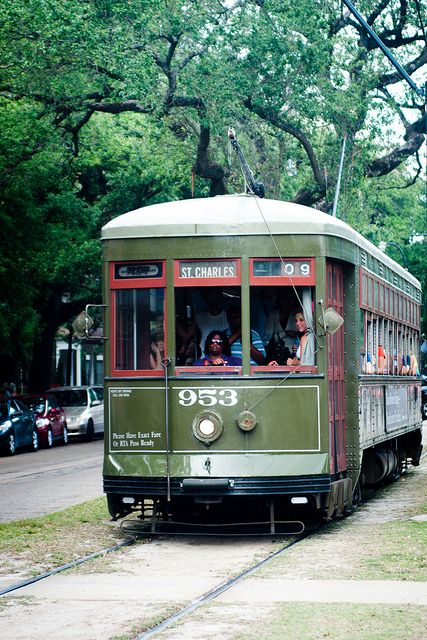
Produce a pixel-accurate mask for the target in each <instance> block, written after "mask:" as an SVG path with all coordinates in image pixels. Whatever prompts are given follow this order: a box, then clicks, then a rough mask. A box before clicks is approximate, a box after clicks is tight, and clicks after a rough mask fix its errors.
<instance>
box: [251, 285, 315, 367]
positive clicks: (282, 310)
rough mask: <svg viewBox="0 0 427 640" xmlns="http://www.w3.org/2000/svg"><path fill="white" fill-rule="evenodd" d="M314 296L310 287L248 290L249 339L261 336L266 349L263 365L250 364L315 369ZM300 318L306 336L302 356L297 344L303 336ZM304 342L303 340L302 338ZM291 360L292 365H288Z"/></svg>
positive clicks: (256, 287) (254, 288)
mask: <svg viewBox="0 0 427 640" xmlns="http://www.w3.org/2000/svg"><path fill="white" fill-rule="evenodd" d="M312 309H313V293H312V289H311V287H292V286H264V287H263V286H254V287H251V298H250V310H251V339H252V341H253V337H254V335H256V336H260V338H261V341H262V343H263V346H264V349H265V362H264V363H263V362H261V361H260V362H257V363H254V362H251V364H252V365H254V364H258V365H263V364H266V365H269V366H291V365H295V364H297V361H298V363H301V364H303V365H304V366H314V364H315V359H314V351H315V345H314V331H313V313H312ZM299 316H301V318H302V320H303V321H304V324H305V329H304V332H305V333H306V334H307V335H308V336H309V338H308V345H307V347H306V348H305V353H304V357H303V355H302V354H301V349H300V344H301V338H302V336H303V335H304V332H303V331H302V327H301V326H298V320H297V319H296V318H298V317H299ZM302 340H303V342H304V343H306V338H302ZM291 361H292V363H291Z"/></svg>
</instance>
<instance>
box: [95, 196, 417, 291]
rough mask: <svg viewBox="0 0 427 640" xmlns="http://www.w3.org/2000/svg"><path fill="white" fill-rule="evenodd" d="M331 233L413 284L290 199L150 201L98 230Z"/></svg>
mask: <svg viewBox="0 0 427 640" xmlns="http://www.w3.org/2000/svg"><path fill="white" fill-rule="evenodd" d="M270 233H272V234H273V235H288V234H290V235H329V236H335V237H338V238H342V239H343V240H349V241H350V242H352V243H354V244H356V245H358V246H359V247H360V248H361V249H363V250H365V251H367V252H368V253H370V254H372V255H374V256H375V257H376V258H378V259H379V260H381V261H382V262H383V263H384V264H386V265H388V266H389V267H391V268H392V269H393V270H394V271H395V272H397V273H399V274H400V275H401V276H403V277H404V278H405V279H406V280H409V281H410V282H412V284H414V285H415V286H416V287H417V288H419V287H420V284H419V282H418V280H417V279H416V278H414V277H413V276H412V275H411V274H410V273H409V272H408V271H406V269H404V268H403V267H401V266H400V265H399V264H398V263H397V262H395V261H394V260H392V259H391V258H389V257H388V256H386V255H385V254H384V253H383V252H382V251H380V249H378V247H376V246H375V245H374V244H372V243H371V242H369V240H366V238H364V237H363V236H362V235H361V234H360V233H358V232H357V231H355V230H354V229H353V228H352V227H350V226H349V225H348V224H347V223H346V222H344V221H343V220H340V219H339V218H334V217H332V216H331V215H329V214H327V213H324V212H323V211H318V210H317V209H313V208H311V207H306V206H304V205H301V204H296V203H293V202H284V201H282V200H270V199H267V198H265V199H259V198H257V197H255V196H252V195H249V194H248V195H247V194H236V195H224V196H215V197H214V198H193V199H191V200H178V201H173V202H164V203H160V204H153V205H150V206H147V207H141V208H140V209H135V210H134V211H129V212H128V213H124V214H123V215H121V216H118V217H117V218H114V219H113V220H111V221H110V222H108V223H107V224H106V225H105V226H104V227H103V228H102V235H101V238H102V240H113V239H120V240H123V239H127V238H164V237H194V236H195V237H201V236H216V237H218V236H236V235H240V236H244V235H251V236H252V235H269V234H270Z"/></svg>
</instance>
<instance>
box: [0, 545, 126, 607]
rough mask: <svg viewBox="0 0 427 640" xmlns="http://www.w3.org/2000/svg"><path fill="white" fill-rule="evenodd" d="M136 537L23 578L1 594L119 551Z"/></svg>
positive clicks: (1, 593)
mask: <svg viewBox="0 0 427 640" xmlns="http://www.w3.org/2000/svg"><path fill="white" fill-rule="evenodd" d="M135 541H136V538H133V539H132V540H125V541H124V542H120V543H119V544H115V545H114V546H112V547H107V548H106V549H101V550H100V551H95V552H94V553H91V554H89V555H88V556H83V557H82V558H77V559H76V560H73V561H72V562H67V564H63V565H61V566H60V567H56V568H55V569H51V570H50V571H46V572H45V573H39V574H38V575H36V576H33V577H32V578H27V579H26V580H21V581H20V582H14V583H13V584H10V585H9V586H8V587H5V588H4V589H1V590H0V596H5V595H7V594H8V593H11V592H12V591H18V590H19V589H23V588H24V587H27V586H28V585H30V584H34V583H35V582H39V581H40V580H44V579H45V578H50V577H51V576H54V575H55V574H57V573H62V571H67V570H68V569H74V567H78V566H79V565H81V564H84V563H85V562H89V561H90V560H94V559H95V558H99V557H100V556H105V555H106V554H108V553H112V552H113V551H118V550H119V549H122V548H123V547H128V546H129V545H131V544H134V542H135Z"/></svg>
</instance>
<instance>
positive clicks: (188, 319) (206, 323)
mask: <svg viewBox="0 0 427 640" xmlns="http://www.w3.org/2000/svg"><path fill="white" fill-rule="evenodd" d="M232 312H234V314H237V315H238V316H239V317H240V315H241V302H240V287H224V288H222V287H217V286H213V287H206V286H201V287H180V288H179V289H177V290H176V291H175V318H176V335H175V341H176V357H175V364H176V365H177V366H179V367H186V366H187V367H188V366H199V365H200V361H201V360H203V359H204V358H205V359H206V362H208V360H210V359H211V356H212V354H210V349H209V347H210V344H211V343H210V341H209V340H208V338H209V337H210V336H211V334H212V333H213V332H219V334H221V335H219V337H217V338H216V339H217V340H218V339H219V340H221V343H220V344H221V352H222V353H223V354H224V355H226V356H230V355H232V350H231V346H232V345H230V340H229V337H230V335H231V329H230V313H232ZM211 337H212V336H211ZM236 342H237V341H236ZM237 346H238V345H237V344H236V347H237ZM229 347H230V348H229ZM234 356H235V357H237V358H239V359H240V362H239V365H240V364H241V350H240V354H237V355H236V353H235V354H234ZM234 362H236V361H235V360H234V359H233V363H234ZM208 364H209V363H208ZM239 365H237V366H239ZM206 366H207V365H206Z"/></svg>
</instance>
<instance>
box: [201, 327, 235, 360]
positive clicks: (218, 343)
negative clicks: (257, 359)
mask: <svg viewBox="0 0 427 640" xmlns="http://www.w3.org/2000/svg"><path fill="white" fill-rule="evenodd" d="M204 351H205V355H204V356H203V357H202V358H199V359H198V360H196V361H195V362H194V363H193V365H194V366H195V367H201V366H204V367H211V366H217V367H218V366H219V367H240V365H241V364H242V360H241V358H237V357H236V356H232V355H231V354H230V345H229V342H228V338H227V336H226V334H225V333H224V331H211V332H210V333H209V334H208V335H207V337H206V340H205V349H204Z"/></svg>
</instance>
